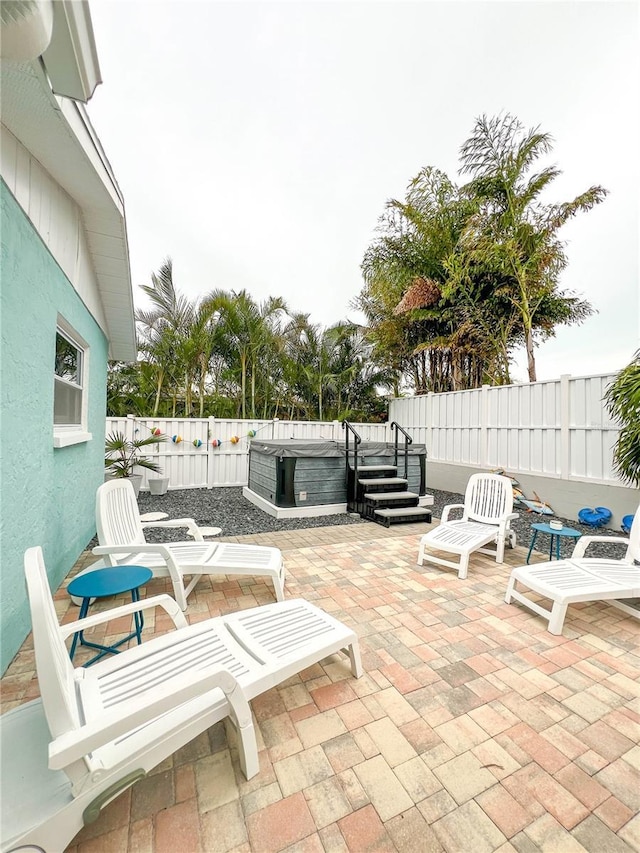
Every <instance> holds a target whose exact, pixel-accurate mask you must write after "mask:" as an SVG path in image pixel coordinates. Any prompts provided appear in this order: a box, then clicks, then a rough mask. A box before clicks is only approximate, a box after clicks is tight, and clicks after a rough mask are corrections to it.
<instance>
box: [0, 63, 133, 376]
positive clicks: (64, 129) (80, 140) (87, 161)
mask: <svg viewBox="0 0 640 853" xmlns="http://www.w3.org/2000/svg"><path fill="white" fill-rule="evenodd" d="M0 65H1V66H2V95H3V109H2V123H3V124H4V125H5V126H6V127H7V128H8V129H9V130H10V131H11V133H12V134H13V135H14V136H15V137H16V138H17V139H18V140H19V141H20V142H21V143H22V144H23V145H24V146H25V148H27V150H28V151H30V152H31V154H32V155H33V156H34V157H35V158H36V159H37V160H38V161H39V162H40V163H41V164H42V166H43V167H44V168H45V169H46V171H47V172H48V173H49V174H50V175H51V177H52V178H53V179H54V180H55V181H56V182H57V183H58V184H59V185H60V186H61V187H62V188H63V189H64V191H65V192H66V193H67V194H68V195H69V196H70V197H71V198H72V199H73V200H74V201H75V202H76V204H77V205H78V206H79V208H80V210H81V211H82V215H83V220H84V225H85V230H86V234H87V241H88V245H89V252H90V254H91V258H92V263H93V267H94V269H95V271H96V277H97V282H98V289H99V292H100V297H101V302H102V304H103V308H104V322H105V323H106V328H104V332H105V334H106V335H107V338H108V339H109V345H110V351H109V358H113V359H117V360H119V361H135V359H136V357H137V346H136V330H135V321H134V308H133V293H132V287H131V271H130V264H129V248H128V243H127V232H126V222H125V213H124V203H123V199H122V195H121V193H120V190H119V188H118V185H117V183H116V180H115V177H114V175H113V172H112V170H111V167H110V165H109V162H108V161H107V159H106V156H105V154H104V151H103V150H102V146H101V145H100V143H99V141H98V138H97V136H96V134H95V131H94V130H93V127H92V126H91V122H90V121H89V118H88V116H87V113H86V111H85V109H84V106H83V105H82V104H79V103H76V102H75V101H71V100H69V99H66V98H60V97H56V96H55V95H54V94H53V93H52V92H51V88H50V86H49V84H48V81H47V76H46V73H45V72H44V70H43V68H42V66H41V64H40V61H35V62H30V63H22V64H16V63H5V61H4V60H3V61H2V63H0ZM105 246H107V248H106V249H105ZM101 325H102V324H101Z"/></svg>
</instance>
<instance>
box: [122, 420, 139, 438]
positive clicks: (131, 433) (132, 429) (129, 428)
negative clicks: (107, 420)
mask: <svg viewBox="0 0 640 853" xmlns="http://www.w3.org/2000/svg"><path fill="white" fill-rule="evenodd" d="M124 432H125V437H126V438H127V439H128V440H129V441H134V440H135V437H136V416H135V415H127V425H126V426H125V429H124Z"/></svg>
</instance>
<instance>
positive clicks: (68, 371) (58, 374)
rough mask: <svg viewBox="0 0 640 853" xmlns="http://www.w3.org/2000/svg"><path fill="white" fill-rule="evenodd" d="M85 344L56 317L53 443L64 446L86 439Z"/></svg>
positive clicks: (86, 354)
mask: <svg viewBox="0 0 640 853" xmlns="http://www.w3.org/2000/svg"><path fill="white" fill-rule="evenodd" d="M88 363H89V347H88V346H87V344H86V342H85V341H83V340H82V338H81V337H80V336H79V335H78V334H77V333H75V332H74V330H73V329H72V328H71V327H70V326H69V324H68V323H66V322H65V321H64V319H63V318H61V317H59V318H58V327H57V329H56V356H55V365H54V374H53V382H54V395H53V443H54V447H66V446H67V445H69V444H78V443H79V442H81V441H90V439H91V434H90V433H89V432H87V381H88Z"/></svg>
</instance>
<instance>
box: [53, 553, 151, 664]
mask: <svg viewBox="0 0 640 853" xmlns="http://www.w3.org/2000/svg"><path fill="white" fill-rule="evenodd" d="M152 577H153V572H152V571H151V569H148V568H146V566H115V567H113V568H104V569H96V570H95V571H93V572H87V574H85V575H81V576H80V577H78V578H75V579H74V580H72V581H71V583H70V584H69V586H68V587H67V590H68V592H69V594H70V595H77V596H78V598H81V599H82V605H81V607H80V617H79V618H80V619H84V617H85V616H86V615H87V613H88V612H89V605H90V604H91V601H92V599H95V598H107V597H108V596H110V595H119V594H120V593H122V592H130V593H131V601H140V587H141V586H143V585H144V584H145V583H147V582H148V581H150V580H151V578H152ZM133 621H134V624H135V631H133V632H132V633H131V634H129V635H128V636H127V637H124V639H122V640H118V642H117V643H114V644H113V645H112V646H102V645H100V644H99V643H90V642H89V641H88V640H85V638H84V636H83V632H82V631H78V632H77V633H75V634H74V635H73V642H72V643H71V649H70V651H69V656H70V657H71V660H73V656H74V654H75V651H76V646H77V644H78V642H79V643H80V645H81V646H88V647H90V648H92V649H98V650H99V652H100V654H97V655H95V657H92V658H91V660H89V661H87V662H86V663H84V664H83V666H89V665H90V664H92V663H95V662H96V661H97V660H100V658H102V657H104V655H107V654H117V653H118V646H121V645H123V643H127V642H128V641H129V640H132V639H133V638H134V637H136V639H137V640H138V643H141V642H142V638H141V636H140V635H141V634H142V628H143V627H144V617H143V615H142V611H139V612H137V613H134V614H133Z"/></svg>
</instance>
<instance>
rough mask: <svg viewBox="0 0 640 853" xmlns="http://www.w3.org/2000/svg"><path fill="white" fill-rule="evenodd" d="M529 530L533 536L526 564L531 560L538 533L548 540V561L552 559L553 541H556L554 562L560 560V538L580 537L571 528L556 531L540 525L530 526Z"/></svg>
mask: <svg viewBox="0 0 640 853" xmlns="http://www.w3.org/2000/svg"><path fill="white" fill-rule="evenodd" d="M531 529H532V530H533V536H532V537H531V544H530V545H529V553H528V554H527V563H528V562H529V560H530V559H531V552H532V551H533V546H534V545H535V544H536V537H537V536H538V533H546V534H547V535H548V536H549V537H550V538H549V559H550V560H552V559H553V540H554V538H555V540H556V560H559V559H560V540H561V539H562V537H563V536H564V537H567V538H569V539H579V538H580V537H581V536H582V533H580V531H579V530H574V529H573V527H562V528H561V529H560V530H556V529H555V527H551V525H549V524H545V523H542V522H541V523H540V524H532V525H531Z"/></svg>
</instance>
